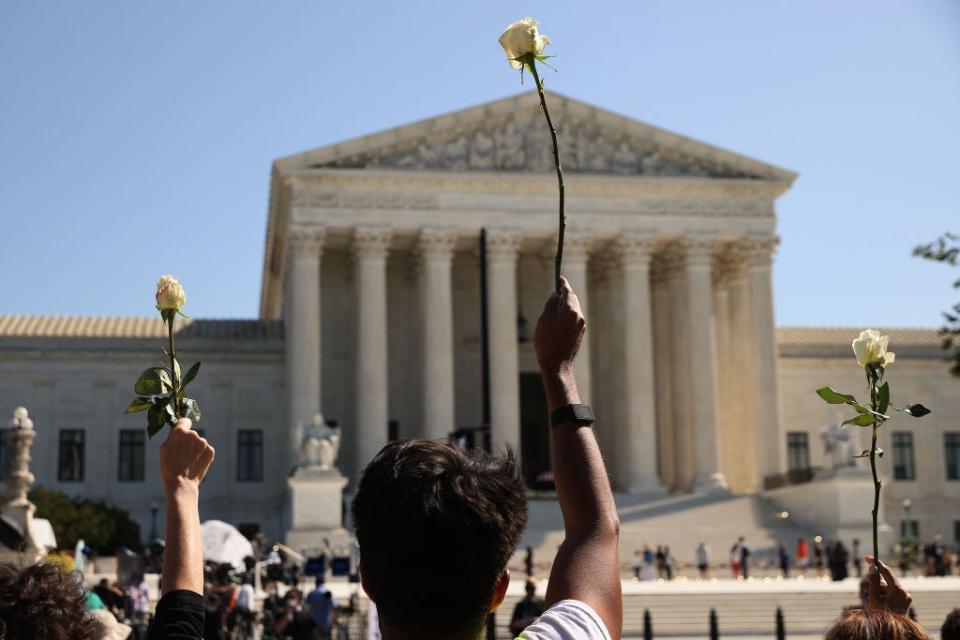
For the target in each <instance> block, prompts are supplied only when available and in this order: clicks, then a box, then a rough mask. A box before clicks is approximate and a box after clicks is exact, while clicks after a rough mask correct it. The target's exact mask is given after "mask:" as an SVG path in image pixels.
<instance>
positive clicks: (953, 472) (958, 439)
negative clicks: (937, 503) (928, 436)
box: [943, 431, 960, 480]
mask: <svg viewBox="0 0 960 640" xmlns="http://www.w3.org/2000/svg"><path fill="white" fill-rule="evenodd" d="M943 452H944V454H945V455H946V457H947V480H960V433H957V432H956V431H954V432H952V433H945V434H943Z"/></svg>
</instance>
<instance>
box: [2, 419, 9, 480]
mask: <svg viewBox="0 0 960 640" xmlns="http://www.w3.org/2000/svg"><path fill="white" fill-rule="evenodd" d="M9 432H10V429H0V480H6V478H7V476H8V475H10V443H9V442H8V441H7V434H8V433H9Z"/></svg>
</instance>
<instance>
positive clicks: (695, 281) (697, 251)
mask: <svg viewBox="0 0 960 640" xmlns="http://www.w3.org/2000/svg"><path fill="white" fill-rule="evenodd" d="M713 244H714V243H713V241H712V240H709V239H706V238H690V237H688V238H686V239H685V240H684V245H685V248H686V252H687V269H686V271H687V315H688V317H689V326H688V327H687V329H688V339H689V343H690V346H689V350H690V351H689V353H688V354H687V357H688V358H689V371H688V373H689V376H690V377H689V386H688V389H689V396H688V402H689V403H690V418H691V423H692V425H693V442H692V446H693V460H694V479H693V488H694V490H695V491H715V490H724V489H726V488H727V481H726V478H724V476H723V474H722V473H721V472H720V440H719V437H718V435H719V434H718V429H717V375H716V374H717V365H716V345H715V344H714V334H713V291H712V289H713V283H712V277H711V273H710V272H711V263H712V260H713Z"/></svg>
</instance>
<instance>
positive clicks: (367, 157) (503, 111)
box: [276, 91, 795, 181]
mask: <svg viewBox="0 0 960 640" xmlns="http://www.w3.org/2000/svg"><path fill="white" fill-rule="evenodd" d="M548 100H549V102H548V106H549V108H550V114H551V116H552V118H553V120H554V123H555V124H556V126H557V129H558V131H559V138H560V156H561V160H562V163H563V167H564V171H565V172H568V173H585V174H606V175H623V176H629V175H634V176H681V177H682V176H689V177H705V178H738V179H767V180H769V179H774V180H787V181H792V180H793V178H794V177H795V175H794V174H793V173H791V172H789V171H786V170H784V169H781V168H779V167H775V166H772V165H769V164H765V163H762V162H758V161H756V160H753V159H751V158H748V157H745V156H742V155H739V154H735V153H732V152H729V151H726V150H723V149H720V148H718V147H714V146H711V145H708V144H705V143H703V142H699V141H696V140H693V139H691V138H687V137H684V136H681V135H678V134H675V133H671V132H669V131H666V130H664V129H660V128H657V127H654V126H652V125H648V124H646V123H643V122H639V121H637V120H633V119H631V118H627V117H625V116H622V115H618V114H615V113H612V112H610V111H605V110H603V109H599V108H597V107H594V106H592V105H589V104H586V103H584V102H580V101H578V100H574V99H571V98H567V97H564V96H561V95H559V94H555V93H551V94H549V97H548ZM276 166H277V169H279V170H280V172H281V173H286V172H288V171H292V172H298V171H304V170H310V169H326V168H333V169H336V168H342V169H366V168H376V169H396V170H410V171H416V170H430V171H506V172H532V173H549V172H551V171H553V156H552V146H551V141H550V134H549V131H548V130H547V127H546V123H545V121H544V118H543V115H542V114H541V113H540V111H539V102H538V100H537V96H536V94H535V93H534V92H532V91H531V92H528V93H523V94H520V95H517V96H513V97H510V98H506V99H503V100H498V101H496V102H491V103H488V104H484V105H480V106H477V107H473V108H470V109H465V110H463V111H457V112H454V113H450V114H446V115H442V116H438V117H436V118H431V119H429V120H424V121H421V122H417V123H413V124H410V125H405V126H402V127H398V128H396V129H391V130H388V131H384V132H380V133H375V134H372V135H368V136H363V137H361V138H356V139H353V140H349V141H346V142H342V143H339V144H335V145H331V146H328V147H322V148H319V149H315V150H313V151H307V152H305V153H300V154H297V155H293V156H289V157H287V158H283V159H281V160H278V161H277V162H276Z"/></svg>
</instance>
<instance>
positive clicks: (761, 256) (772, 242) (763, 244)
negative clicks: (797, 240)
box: [739, 236, 780, 267]
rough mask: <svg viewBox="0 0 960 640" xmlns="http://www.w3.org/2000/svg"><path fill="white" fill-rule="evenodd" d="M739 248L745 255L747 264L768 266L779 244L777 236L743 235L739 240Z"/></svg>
mask: <svg viewBox="0 0 960 640" xmlns="http://www.w3.org/2000/svg"><path fill="white" fill-rule="evenodd" d="M739 244H740V246H741V248H742V249H741V250H742V251H743V252H744V255H745V256H746V260H747V264H748V265H749V266H751V267H763V266H770V263H771V261H772V260H773V254H774V252H776V250H777V245H779V244H780V238H779V237H778V236H767V237H759V238H758V237H745V238H742V239H741V240H740V243H739Z"/></svg>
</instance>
